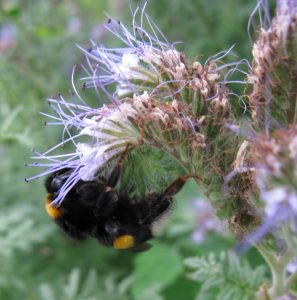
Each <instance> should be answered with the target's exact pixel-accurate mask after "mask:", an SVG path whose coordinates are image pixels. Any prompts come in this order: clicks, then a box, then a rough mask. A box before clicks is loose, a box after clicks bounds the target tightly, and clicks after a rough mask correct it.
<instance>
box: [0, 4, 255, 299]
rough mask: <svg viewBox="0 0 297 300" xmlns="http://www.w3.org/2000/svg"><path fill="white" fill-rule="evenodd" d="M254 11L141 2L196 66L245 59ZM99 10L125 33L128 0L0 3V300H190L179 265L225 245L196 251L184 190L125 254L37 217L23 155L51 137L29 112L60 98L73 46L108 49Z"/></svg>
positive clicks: (39, 209)
mask: <svg viewBox="0 0 297 300" xmlns="http://www.w3.org/2000/svg"><path fill="white" fill-rule="evenodd" d="M136 5H137V1H133V0H131V6H132V7H135V6H136ZM254 5H255V1H237V0H225V1H221V0H212V1H209V0H151V1H150V3H149V5H148V8H147V12H148V13H149V15H150V16H151V17H152V19H153V20H154V21H155V22H156V23H157V24H158V25H159V26H160V28H161V29H162V31H163V32H164V33H165V34H166V36H167V37H168V40H169V41H170V42H174V41H183V42H184V44H182V45H181V46H179V49H180V50H183V51H184V52H185V53H186V54H187V55H188V56H190V57H191V58H194V57H198V58H199V59H201V60H202V61H204V60H205V59H206V58H207V57H208V56H211V55H213V54H215V53H217V52H219V51H221V50H225V49H228V48H229V47H230V46H232V45H234V44H235V48H234V50H233V52H234V53H235V54H237V55H238V58H237V59H240V58H250V57H249V55H250V52H251V45H250V44H249V41H248V37H247V22H248V17H249V14H250V12H251V11H252V9H253V7H254ZM104 11H105V12H107V13H108V14H109V15H111V16H114V17H115V19H120V20H121V21H123V22H124V23H126V24H127V26H130V24H131V13H130V9H129V1H128V0H118V1H115V0H113V1H107V0H105V1H103V0H100V1H94V0H77V1H71V0H51V1H49V0H1V2H0V200H1V201H0V299H7V300H10V299H18V300H19V299H42V300H55V299H65V300H68V299H69V300H70V299H79V300H81V299H83V300H87V299H88V300H91V299H121V300H124V299H140V300H145V299H154V300H158V299H170V300H171V299H172V300H175V299H176V300H177V299H188V300H190V299H194V298H195V295H196V293H197V290H198V289H199V285H198V284H197V283H196V282H193V281H191V280H190V279H188V278H187V272H186V270H185V267H184V259H185V258H186V257H188V256H193V255H204V254H207V253H209V252H210V251H213V252H215V253H219V252H220V251H221V250H222V249H230V248H231V247H232V246H233V245H234V241H233V240H232V239H231V238H230V237H228V236H223V237H222V236H219V235H216V234H214V233H210V234H209V235H208V236H207V237H206V238H205V240H204V242H203V244H197V243H195V242H194V241H193V238H192V237H193V233H194V232H195V230H196V226H197V218H196V215H195V208H194V206H195V200H198V199H199V198H201V197H202V193H201V192H200V191H199V190H198V189H197V187H196V186H195V185H194V184H193V182H189V184H188V185H187V186H186V188H185V189H184V190H183V191H182V192H181V193H180V194H179V195H178V196H177V197H176V205H175V209H174V212H173V213H172V215H171V217H170V218H169V220H168V223H167V224H166V226H165V228H164V229H163V230H162V232H161V233H160V237H158V238H156V239H155V241H154V242H153V244H154V247H153V248H152V249H151V250H150V251H148V252H145V253H141V254H135V253H130V252H118V251H116V250H113V249H106V248H104V247H102V246H100V245H98V244H97V242H95V241H92V240H90V241H87V242H84V243H81V244H78V243H74V242H73V241H70V240H68V239H67V238H65V236H64V235H63V233H61V232H60V231H59V229H58V228H57V227H56V226H55V224H54V223H53V222H52V221H51V220H50V219H49V218H48V217H47V215H46V213H45V210H44V196H45V190H44V187H43V181H44V180H43V179H39V180H37V181H33V182H30V183H26V182H25V181H24V178H25V177H29V176H32V175H34V174H36V173H37V172H38V171H39V170H37V169H36V168H25V167H24V163H27V162H29V156H30V155H31V153H30V149H31V148H34V149H36V150H38V151H45V150H46V149H48V148H49V147H51V146H53V145H55V144H56V143H58V142H59V141H60V139H61V132H59V131H58V127H57V128H55V127H50V128H49V127H44V121H45V118H44V117H43V116H41V115H39V114H38V112H40V111H42V112H50V110H49V107H48V105H47V102H46V98H48V97H49V96H52V95H54V94H58V93H62V94H63V95H65V96H66V97H67V96H68V95H69V94H70V90H71V80H70V77H71V71H72V67H73V65H74V64H78V65H79V64H80V63H81V62H82V60H83V55H82V53H81V51H80V50H79V49H78V48H77V47H76V46H75V45H76V44H78V45H81V46H83V47H85V48H88V47H89V46H90V42H89V40H90V38H91V39H93V40H94V41H102V40H103V42H104V43H106V44H108V43H109V44H111V43H112V44H113V45H114V44H115V43H116V42H115V41H114V40H113V39H112V37H111V36H110V35H107V34H106V31H105V30H104V24H105V23H106V21H107V18H106V16H105V15H104ZM80 84H81V83H80ZM78 88H79V89H80V91H81V92H82V95H83V96H86V97H93V96H92V94H90V93H88V92H87V93H86V95H84V94H83V93H84V91H82V89H81V87H80V86H79V84H78ZM92 100H93V103H94V98H93V99H92ZM95 101H96V99H95ZM227 229H228V226H227V228H226V230H227ZM255 260H256V259H255V258H254V259H253V260H252V261H251V263H252V264H254V263H256V262H255Z"/></svg>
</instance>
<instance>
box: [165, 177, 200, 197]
mask: <svg viewBox="0 0 297 300" xmlns="http://www.w3.org/2000/svg"><path fill="white" fill-rule="evenodd" d="M189 178H197V179H200V178H199V177H198V176H197V175H195V174H189V175H185V176H180V177H178V178H177V179H176V180H174V181H173V182H172V183H171V184H170V185H169V186H168V187H167V188H166V190H165V191H164V193H163V194H164V196H174V195H175V194H177V193H178V192H179V191H180V190H181V189H182V188H183V186H184V185H185V183H186V182H187V180H188V179H189Z"/></svg>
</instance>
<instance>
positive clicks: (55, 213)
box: [45, 194, 62, 219]
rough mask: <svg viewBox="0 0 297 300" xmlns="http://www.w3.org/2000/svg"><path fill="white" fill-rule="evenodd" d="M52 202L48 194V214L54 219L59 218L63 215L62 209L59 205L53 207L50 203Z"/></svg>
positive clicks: (46, 199) (46, 203) (46, 200)
mask: <svg viewBox="0 0 297 300" xmlns="http://www.w3.org/2000/svg"><path fill="white" fill-rule="evenodd" d="M51 202H52V200H51V197H50V194H46V198H45V209H46V212H47V214H48V215H49V216H50V217H51V218H52V219H57V218H59V217H60V216H61V215H62V210H61V209H60V208H57V207H53V206H51V205H50V203H51Z"/></svg>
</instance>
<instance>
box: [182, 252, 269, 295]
mask: <svg viewBox="0 0 297 300" xmlns="http://www.w3.org/2000/svg"><path fill="white" fill-rule="evenodd" d="M185 264H186V266H187V267H188V268H189V269H191V273H189V274H188V276H189V278H191V279H192V280H195V281H197V282H199V283H200V284H201V286H200V289H199V292H198V295H197V297H196V299H197V300H202V299H220V300H221V299H222V300H229V299H230V300H231V299H234V300H235V299H245V300H252V299H255V297H256V295H255V294H256V291H257V289H258V288H259V286H260V285H261V284H262V283H263V282H264V279H265V272H266V268H265V267H264V266H257V267H256V268H254V269H252V268H251V266H250V265H249V263H248V262H247V261H244V260H240V259H239V258H238V257H237V256H236V255H235V254H232V253H229V254H226V253H224V252H222V253H221V254H220V256H219V257H215V255H214V254H213V253H211V254H209V255H208V256H206V257H191V258H187V259H186V260H185Z"/></svg>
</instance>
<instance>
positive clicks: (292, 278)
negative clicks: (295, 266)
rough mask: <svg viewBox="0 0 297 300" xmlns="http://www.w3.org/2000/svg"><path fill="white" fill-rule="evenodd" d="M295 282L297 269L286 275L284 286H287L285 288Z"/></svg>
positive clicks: (296, 280) (296, 281)
mask: <svg viewBox="0 0 297 300" xmlns="http://www.w3.org/2000/svg"><path fill="white" fill-rule="evenodd" d="M296 283H297V271H296V272H294V273H293V274H291V275H290V276H289V277H288V279H287V282H286V286H287V288H289V287H290V286H291V285H293V284H296Z"/></svg>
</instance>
